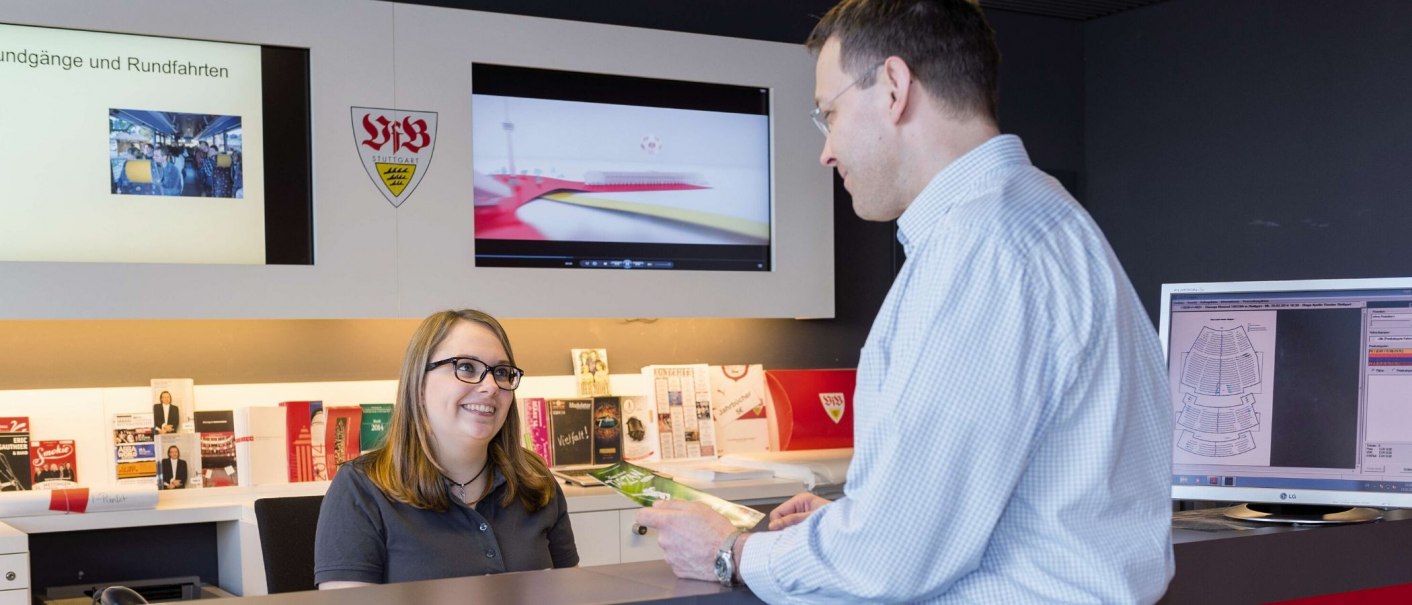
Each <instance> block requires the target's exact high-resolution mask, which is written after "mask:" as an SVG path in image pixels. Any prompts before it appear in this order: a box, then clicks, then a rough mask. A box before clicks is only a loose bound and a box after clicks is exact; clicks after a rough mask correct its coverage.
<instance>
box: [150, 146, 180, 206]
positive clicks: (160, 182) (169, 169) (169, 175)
mask: <svg viewBox="0 0 1412 605" xmlns="http://www.w3.org/2000/svg"><path fill="white" fill-rule="evenodd" d="M169 160H170V159H169V158H168V157H167V148H166V147H165V146H162V145H158V146H157V147H156V148H154V149H153V150H152V184H153V186H154V188H155V189H156V193H157V195H181V171H179V170H177V167H176V164H174V163H172V162H171V161H169Z"/></svg>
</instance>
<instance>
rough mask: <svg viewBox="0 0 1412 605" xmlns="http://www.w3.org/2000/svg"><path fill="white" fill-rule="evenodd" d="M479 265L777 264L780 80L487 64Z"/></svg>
mask: <svg viewBox="0 0 1412 605" xmlns="http://www.w3.org/2000/svg"><path fill="white" fill-rule="evenodd" d="M471 87H472V98H471V112H472V130H473V132H472V138H473V141H472V144H473V150H472V164H473V166H472V168H473V169H474V177H475V192H474V199H473V203H474V204H475V226H474V230H475V264H476V266H478V267H554V268H573V269H625V270H663V269H679V270H716V271H769V270H771V267H772V263H771V247H770V244H771V210H772V207H771V191H772V188H771V165H770V161H771V154H770V93H769V89H768V88H763V87H751V86H739V85H728V84H716V83H703V82H686V81H679V80H664V79H656V78H644V77H637V76H623V75H605V74H591V73H581V72H569V71H559V70H550V69H539V68H528V67H513V66H505V65H493V64H484V63H476V64H474V65H473V66H472V84H471Z"/></svg>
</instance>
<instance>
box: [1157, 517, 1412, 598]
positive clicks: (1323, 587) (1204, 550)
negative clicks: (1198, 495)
mask: <svg viewBox="0 0 1412 605" xmlns="http://www.w3.org/2000/svg"><path fill="white" fill-rule="evenodd" d="M1383 515H1384V517H1383V520H1382V521H1378V522H1375V523H1362V524H1358V525H1333V526H1310V525H1303V526H1269V527H1254V528H1253V529H1243V530H1224V531H1195V530H1189V529H1177V530H1173V531H1172V542H1173V547H1174V548H1173V550H1174V551H1175V555H1176V560H1177V575H1176V577H1175V578H1173V579H1172V583H1171V585H1169V586H1168V587H1167V595H1166V596H1164V597H1163V598H1162V600H1161V601H1160V602H1161V603H1164V604H1186V603H1199V604H1201V605H1220V604H1224V603H1233V604H1235V603H1239V604H1247V603H1267V602H1270V601H1280V600H1287V599H1296V598H1301V597H1310V596H1316V595H1323V594H1330V593H1336V592H1347V591H1351V590H1363V589H1367V588H1377V587H1380V586H1391V585H1394V584H1404V583H1408V582H1412V565H1408V561H1409V559H1412V510H1390V511H1385V512H1384V513H1383Z"/></svg>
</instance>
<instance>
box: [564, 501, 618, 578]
mask: <svg viewBox="0 0 1412 605" xmlns="http://www.w3.org/2000/svg"><path fill="white" fill-rule="evenodd" d="M569 521H570V522H571V523H573V526H574V544H575V545H576V546H578V549H579V565H583V566H585V567H587V566H590V565H612V564H614V563H618V562H619V560H618V557H619V554H618V549H619V545H618V544H619V539H618V535H619V533H620V532H619V529H618V511H616V510H601V511H594V512H590V513H569Z"/></svg>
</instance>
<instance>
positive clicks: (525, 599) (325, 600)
mask: <svg viewBox="0 0 1412 605" xmlns="http://www.w3.org/2000/svg"><path fill="white" fill-rule="evenodd" d="M241 600H248V601H251V602H252V605H253V603H256V602H258V603H259V605H296V604H297V605H383V604H385V603H466V602H471V601H474V602H478V603H506V604H512V603H534V604H536V605H538V604H540V603H576V604H582V605H600V604H606V603H672V602H681V603H710V604H712V605H735V604H741V605H746V604H749V605H755V604H759V603H761V602H762V601H760V600H759V599H758V598H756V597H755V595H754V594H753V593H751V592H750V591H749V590H747V589H745V588H724V587H722V586H721V585H720V584H717V583H715V582H698V581H694V580H681V579H678V578H677V577H676V576H673V575H672V570H671V568H669V567H667V564H666V563H663V562H661V561H645V562H642V563H623V564H621V565H604V566H600V567H574V568H570V569H548V570H543V571H526V572H520V573H507V574H499V575H492V576H477V577H471V578H448V579H445V580H427V581H423V582H407V583H404V584H386V585H382V586H366V587H359V588H347V589H342V590H322V591H310V592H291V593H285V594H278V595H269V596H263V597H246V598H245V599H241ZM223 602H230V603H232V605H234V603H235V601H223Z"/></svg>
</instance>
